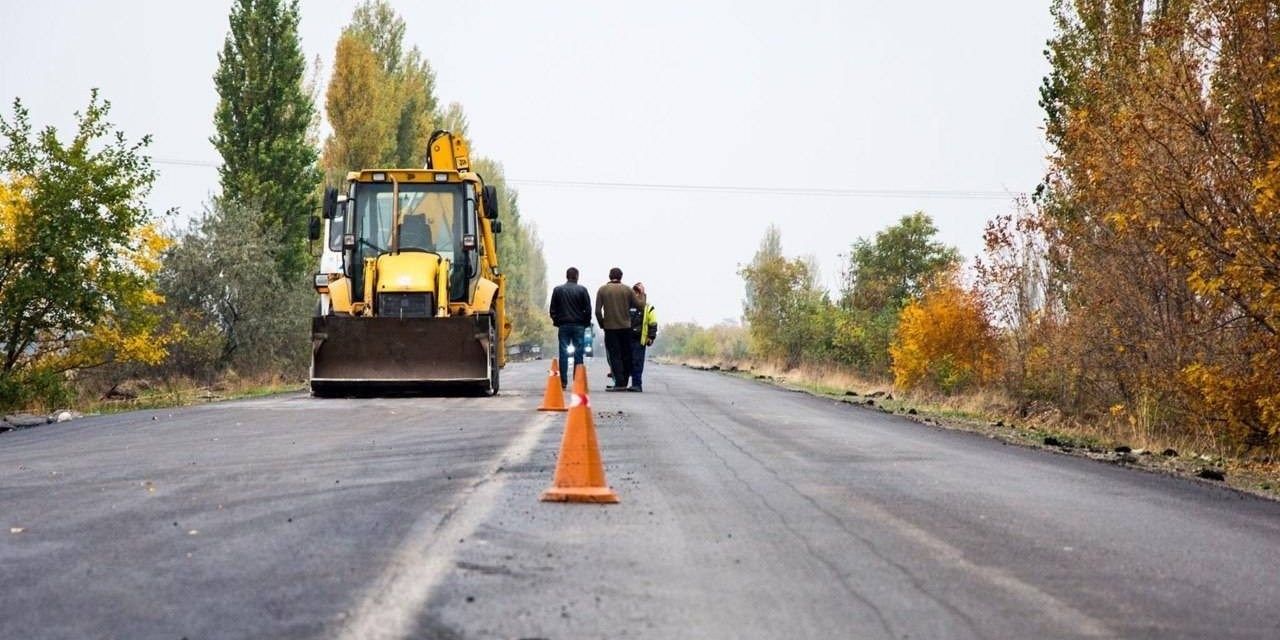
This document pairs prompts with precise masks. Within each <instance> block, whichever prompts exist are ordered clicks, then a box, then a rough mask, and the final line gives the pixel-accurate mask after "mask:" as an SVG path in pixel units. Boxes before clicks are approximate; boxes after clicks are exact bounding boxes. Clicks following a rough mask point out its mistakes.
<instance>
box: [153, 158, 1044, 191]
mask: <svg viewBox="0 0 1280 640" xmlns="http://www.w3.org/2000/svg"><path fill="white" fill-rule="evenodd" d="M151 162H152V163H153V164H160V165H173V166H180V167H217V166H218V163H216V162H210V161H204V160H184V159H181V158H152V159H151ZM507 182H508V183H510V184H512V185H516V186H524V187H535V188H536V187H550V188H554V189H598V190H612V191H619V190H621V191H666V192H684V193H718V194H737V195H772V196H810V197H828V198H911V199H938V200H1002V201H1008V200H1012V199H1014V198H1017V197H1020V196H1024V195H1026V194H1024V193H1019V192H1013V191H984V190H979V189H852V188H834V187H773V186H755V185H711V184H677V183H648V182H603V181H591V180H543V179H527V180H522V179H514V178H508V179H507Z"/></svg>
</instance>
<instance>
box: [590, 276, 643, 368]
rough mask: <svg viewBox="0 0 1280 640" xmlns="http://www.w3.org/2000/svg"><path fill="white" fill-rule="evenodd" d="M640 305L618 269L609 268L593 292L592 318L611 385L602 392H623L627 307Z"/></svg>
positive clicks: (628, 322) (628, 321) (628, 344)
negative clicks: (601, 332)
mask: <svg viewBox="0 0 1280 640" xmlns="http://www.w3.org/2000/svg"><path fill="white" fill-rule="evenodd" d="M636 307H638V308H641V309H643V308H644V300H641V299H640V298H639V296H637V295H636V293H635V292H634V291H632V290H631V287H628V286H627V285H625V284H622V269H619V268H617V267H614V268H612V269H610V270H609V282H608V283H607V284H605V285H604V286H602V287H600V290H599V291H597V292H596V321H597V322H599V323H600V328H601V329H604V347H605V349H606V350H607V351H608V352H609V369H610V370H611V371H612V372H613V385H612V386H610V387H606V388H605V391H625V390H626V389H627V385H628V383H629V382H630V378H631V309H632V308H636Z"/></svg>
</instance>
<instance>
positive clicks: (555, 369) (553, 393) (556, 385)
mask: <svg viewBox="0 0 1280 640" xmlns="http://www.w3.org/2000/svg"><path fill="white" fill-rule="evenodd" d="M538 411H568V409H566V408H565V406H564V389H563V388H562V387H561V386H560V360H559V359H558V358H552V359H551V375H548V376H547V390H546V392H545V393H543V394H542V406H540V407H538Z"/></svg>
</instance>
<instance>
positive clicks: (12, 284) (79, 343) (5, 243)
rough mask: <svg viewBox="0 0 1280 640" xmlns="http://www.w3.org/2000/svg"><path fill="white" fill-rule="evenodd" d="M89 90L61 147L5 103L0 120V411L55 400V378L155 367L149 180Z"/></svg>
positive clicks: (146, 163)
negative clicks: (109, 367)
mask: <svg viewBox="0 0 1280 640" xmlns="http://www.w3.org/2000/svg"><path fill="white" fill-rule="evenodd" d="M109 110H110V103H109V102H107V101H105V100H101V99H99V97H98V93H97V91H96V90H95V91H93V92H92V94H91V97H90V99H89V104H88V106H87V107H86V108H85V110H84V111H83V112H80V113H78V114H77V123H76V131H75V133H74V135H73V136H72V137H71V139H70V140H68V141H66V142H63V141H62V140H60V139H59V138H58V132H57V130H55V129H54V128H53V127H47V128H45V129H43V130H42V131H39V132H35V131H33V129H32V126H31V123H30V118H29V114H28V111H27V109H26V108H25V107H24V106H23V105H22V102H21V101H20V100H15V101H14V105H13V115H12V117H10V118H4V117H0V140H2V142H0V144H3V146H2V147H0V172H2V173H0V357H2V358H3V360H0V406H13V405H17V404H23V403H27V402H31V401H33V400H38V399H41V398H40V397H41V396H42V397H43V399H44V400H46V401H52V400H57V399H59V398H60V396H61V394H62V389H63V385H62V381H63V378H64V374H66V373H67V372H71V371H76V370H80V369H86V368H91V367H97V366H101V365H105V364H109V363H113V362H128V361H140V362H156V361H158V360H159V359H160V358H162V357H163V356H164V353H165V350H164V346H165V342H166V339H165V337H163V336H161V335H158V334H157V332H156V317H155V314H154V313H153V309H154V308H155V307H156V305H158V304H160V303H161V302H162V298H161V297H160V295H159V294H157V293H156V291H155V288H154V275H155V273H156V271H157V270H158V269H159V264H160V263H159V256H160V253H161V252H162V251H163V250H164V249H165V248H166V246H167V240H166V239H165V238H164V237H163V236H162V235H161V234H159V233H158V232H157V230H156V226H155V216H154V215H153V214H152V212H151V211H150V210H149V209H148V208H147V207H146V205H145V204H143V203H144V201H145V200H146V197H147V194H148V193H149V192H150V190H151V185H152V183H153V182H154V181H155V177H156V174H155V172H154V171H153V170H152V168H151V164H150V159H149V158H148V157H147V156H146V155H145V153H144V150H145V148H146V147H147V145H148V144H149V143H150V138H149V137H143V138H142V139H141V140H139V141H137V142H130V141H129V140H128V139H127V138H126V136H125V134H124V133H123V132H121V131H118V130H115V129H114V128H113V126H112V125H111V124H110V123H109V122H108V121H107V115H108V112H109Z"/></svg>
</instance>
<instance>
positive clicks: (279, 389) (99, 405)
mask: <svg viewBox="0 0 1280 640" xmlns="http://www.w3.org/2000/svg"><path fill="white" fill-rule="evenodd" d="M134 382H135V383H136V393H137V397H135V398H129V399H119V398H117V399H113V398H107V397H105V396H104V395H103V391H101V390H99V389H94V390H87V389H86V390H82V391H81V393H80V399H79V401H78V402H77V403H76V406H75V408H76V410H78V411H80V412H82V413H86V414H92V413H118V412H121V411H137V410H140V409H160V408H167V407H183V406H189V405H195V404H203V403H206V402H217V401H219V400H231V399H236V398H253V397H258V396H265V395H271V394H274V393H284V392H288V391H298V390H301V389H302V388H303V387H304V386H305V385H304V384H303V382H301V381H299V380H296V379H289V378H285V377H282V376H279V375H264V376H253V377H239V376H236V375H235V374H234V373H233V374H231V375H228V376H225V377H224V378H222V379H221V380H219V381H217V382H215V383H213V384H202V383H201V382H198V381H195V380H191V379H188V378H175V379H167V380H157V381H134Z"/></svg>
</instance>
